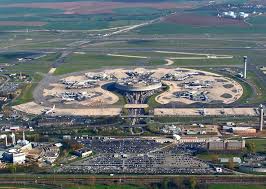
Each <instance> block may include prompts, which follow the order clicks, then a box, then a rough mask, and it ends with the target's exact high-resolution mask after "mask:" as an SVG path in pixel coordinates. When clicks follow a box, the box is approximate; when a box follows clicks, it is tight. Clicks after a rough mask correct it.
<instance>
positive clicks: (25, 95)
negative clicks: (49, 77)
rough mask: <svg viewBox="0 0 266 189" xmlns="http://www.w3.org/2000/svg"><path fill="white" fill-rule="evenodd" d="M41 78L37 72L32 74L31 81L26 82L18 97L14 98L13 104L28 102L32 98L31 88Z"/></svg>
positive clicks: (32, 88)
mask: <svg viewBox="0 0 266 189" xmlns="http://www.w3.org/2000/svg"><path fill="white" fill-rule="evenodd" d="M41 80H42V76H41V75H40V74H38V73H36V74H34V75H33V77H32V83H30V84H26V85H25V86H24V87H23V88H22V90H21V94H20V95H19V96H18V98H16V99H15V101H14V102H13V105H18V104H23V103H26V102H30V101H32V100H33V90H34V89H35V87H36V86H37V85H38V83H39V82H40V81H41Z"/></svg>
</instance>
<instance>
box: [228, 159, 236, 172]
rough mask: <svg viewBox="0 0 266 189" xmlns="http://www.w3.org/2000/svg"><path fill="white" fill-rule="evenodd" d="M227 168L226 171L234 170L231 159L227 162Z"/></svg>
mask: <svg viewBox="0 0 266 189" xmlns="http://www.w3.org/2000/svg"><path fill="white" fill-rule="evenodd" d="M227 168H228V169H234V168H235V163H234V161H233V159H232V158H230V159H229V161H228V163H227Z"/></svg>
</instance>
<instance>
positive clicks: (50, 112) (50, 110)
mask: <svg viewBox="0 0 266 189" xmlns="http://www.w3.org/2000/svg"><path fill="white" fill-rule="evenodd" d="M53 113H55V105H53V107H52V108H50V109H44V110H43V114H46V115H47V114H53Z"/></svg>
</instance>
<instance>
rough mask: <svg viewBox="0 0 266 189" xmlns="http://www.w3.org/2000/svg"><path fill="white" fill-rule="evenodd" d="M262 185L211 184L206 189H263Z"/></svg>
mask: <svg viewBox="0 0 266 189" xmlns="http://www.w3.org/2000/svg"><path fill="white" fill-rule="evenodd" d="M265 188H266V186H262V185H239V184H211V185H209V186H208V189H265Z"/></svg>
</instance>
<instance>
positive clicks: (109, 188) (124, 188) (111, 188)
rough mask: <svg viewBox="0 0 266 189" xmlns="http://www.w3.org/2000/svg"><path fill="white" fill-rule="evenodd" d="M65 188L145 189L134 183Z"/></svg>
mask: <svg viewBox="0 0 266 189" xmlns="http://www.w3.org/2000/svg"><path fill="white" fill-rule="evenodd" d="M67 189H146V188H145V187H141V186H134V185H95V186H82V185H81V186H72V187H67Z"/></svg>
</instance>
